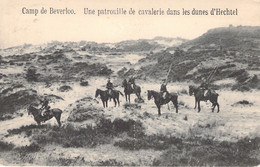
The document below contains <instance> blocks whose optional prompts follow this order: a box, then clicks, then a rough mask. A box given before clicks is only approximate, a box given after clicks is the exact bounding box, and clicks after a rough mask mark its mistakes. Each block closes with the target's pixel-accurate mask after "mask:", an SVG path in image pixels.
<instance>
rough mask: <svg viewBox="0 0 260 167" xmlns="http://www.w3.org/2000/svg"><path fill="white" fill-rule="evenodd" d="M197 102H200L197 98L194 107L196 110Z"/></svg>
mask: <svg viewBox="0 0 260 167" xmlns="http://www.w3.org/2000/svg"><path fill="white" fill-rule="evenodd" d="M197 102H198V100H197V98H196V97H195V107H194V109H196V108H197Z"/></svg>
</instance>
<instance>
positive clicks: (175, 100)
mask: <svg viewBox="0 0 260 167" xmlns="http://www.w3.org/2000/svg"><path fill="white" fill-rule="evenodd" d="M147 92H148V93H147V96H148V100H150V99H151V98H152V97H153V98H154V103H155V105H156V106H157V108H158V115H161V105H164V104H168V103H169V102H170V101H171V102H172V103H173V105H174V106H175V108H176V113H178V95H177V93H169V95H168V97H166V99H163V98H162V96H161V94H160V93H159V92H156V91H154V90H148V91H147Z"/></svg>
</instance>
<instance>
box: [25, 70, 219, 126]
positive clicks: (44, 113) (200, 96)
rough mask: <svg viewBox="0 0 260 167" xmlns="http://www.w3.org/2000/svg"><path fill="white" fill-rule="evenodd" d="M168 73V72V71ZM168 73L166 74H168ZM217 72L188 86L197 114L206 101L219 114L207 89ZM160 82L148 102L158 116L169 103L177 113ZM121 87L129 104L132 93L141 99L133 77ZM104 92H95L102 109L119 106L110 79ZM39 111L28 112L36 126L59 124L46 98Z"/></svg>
mask: <svg viewBox="0 0 260 167" xmlns="http://www.w3.org/2000/svg"><path fill="white" fill-rule="evenodd" d="M169 71H170V70H169ZM169 71H168V74H169ZM216 71H217V68H215V69H214V70H213V72H212V73H211V74H210V76H209V77H208V78H207V79H206V80H204V81H203V82H202V83H201V85H200V86H199V87H195V86H189V94H190V95H194V96H195V108H196V107H197V106H198V112H200V101H207V100H209V101H210V102H211V103H212V112H214V109H215V107H216V106H217V107H218V112H219V104H218V94H217V93H216V92H215V91H214V90H213V89H210V88H209V83H210V80H211V78H212V76H213V75H214V73H215V72H216ZM168 74H167V77H166V79H163V80H162V84H161V87H160V92H156V91H153V90H148V91H147V95H148V100H150V99H151V98H152V97H153V98H154V103H155V104H156V106H157V108H158V114H159V115H161V111H160V108H161V106H162V105H164V104H168V103H169V102H172V103H173V105H174V106H175V108H176V113H178V95H177V93H169V92H168V90H167V84H168V82H167V78H168ZM122 86H123V87H124V93H125V98H126V101H129V102H130V95H131V94H132V93H134V94H136V96H137V97H138V99H139V100H140V99H141V88H140V86H138V85H136V84H135V77H133V76H132V77H130V78H129V79H128V81H127V79H124V80H123V82H122ZM106 89H107V90H105V91H102V90H100V89H97V90H96V94H95V97H98V96H99V95H100V97H101V100H102V102H103V107H108V100H109V99H110V100H111V99H113V100H114V102H115V106H116V105H117V104H118V106H119V105H120V101H119V95H120V94H121V95H123V94H122V93H121V92H120V91H119V90H115V89H114V85H113V83H112V82H111V80H110V78H108V80H107V84H106ZM40 105H41V107H40V109H37V108H35V107H34V106H33V105H30V106H29V108H28V110H29V113H32V114H33V115H34V119H35V120H36V122H37V123H38V124H40V122H44V121H46V120H48V119H50V118H52V117H55V118H56V119H57V121H58V123H59V126H60V125H61V123H60V116H61V113H62V111H61V110H60V109H50V106H49V100H48V98H47V96H46V97H44V99H43V100H40ZM39 112H40V113H39Z"/></svg>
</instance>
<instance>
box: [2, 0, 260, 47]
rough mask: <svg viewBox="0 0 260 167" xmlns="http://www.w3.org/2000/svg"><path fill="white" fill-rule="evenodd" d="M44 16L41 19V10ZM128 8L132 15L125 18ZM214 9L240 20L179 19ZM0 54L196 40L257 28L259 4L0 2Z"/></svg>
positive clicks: (257, 0) (210, 0) (238, 0)
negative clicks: (31, 47) (27, 48)
mask: <svg viewBox="0 0 260 167" xmlns="http://www.w3.org/2000/svg"><path fill="white" fill-rule="evenodd" d="M42 7H43V8H45V9H47V14H40V11H41V9H42ZM23 8H24V9H38V12H39V13H38V14H37V15H36V16H35V14H28V12H27V10H24V11H25V14H23V10H22V9H23ZM50 8H54V9H65V8H68V9H73V10H74V11H75V13H76V14H72V15H59V14H56V15H53V14H52V15H51V14H49V11H50ZM84 8H88V9H93V10H95V12H96V13H97V10H103V9H108V10H113V9H117V8H123V9H125V10H126V11H127V15H101V16H97V15H96V14H95V15H89V14H84ZM130 8H132V9H134V10H135V11H136V13H135V15H129V14H128V11H129V9H130ZM152 8H153V9H156V10H157V9H160V8H161V10H164V11H165V12H166V11H167V10H168V9H171V10H179V11H180V15H166V13H165V15H150V16H149V15H139V14H138V11H139V10H151V9H152ZM212 8H220V9H226V8H228V9H233V10H235V9H237V11H238V15H232V16H223V15H222V16H216V15H192V14H190V15H182V10H183V9H185V10H190V12H192V10H193V9H195V10H207V11H209V12H210V11H211V9H212ZM31 11H32V10H31ZM0 12H1V14H0V48H7V47H12V46H16V45H22V44H24V43H27V44H29V43H31V44H41V43H46V42H50V41H52V40H57V41H81V40H86V41H95V42H118V41H122V40H131V39H140V38H142V39H151V38H154V37H156V36H164V37H181V38H185V39H194V38H196V37H198V36H200V35H202V34H203V33H206V32H207V31H208V30H209V29H212V28H217V27H228V26H229V25H230V24H232V25H233V26H238V25H243V26H260V0H161V1H159V0H95V1H93V0H92V1H91V0H77V1H75V0H37V1H35V0H1V1H0Z"/></svg>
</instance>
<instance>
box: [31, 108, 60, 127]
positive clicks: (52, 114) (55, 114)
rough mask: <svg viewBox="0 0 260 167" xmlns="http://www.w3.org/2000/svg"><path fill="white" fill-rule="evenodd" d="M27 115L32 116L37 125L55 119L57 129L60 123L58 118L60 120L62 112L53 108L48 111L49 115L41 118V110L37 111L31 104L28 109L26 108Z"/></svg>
mask: <svg viewBox="0 0 260 167" xmlns="http://www.w3.org/2000/svg"><path fill="white" fill-rule="evenodd" d="M27 110H28V114H29V115H30V114H32V115H33V117H34V120H35V121H36V122H37V124H38V125H40V124H41V122H45V121H47V120H49V119H51V118H53V117H55V118H56V120H57V122H58V124H59V127H60V126H61V123H60V118H61V114H62V111H61V110H60V109H58V108H54V109H51V110H50V113H49V114H47V115H45V116H42V115H41V110H40V109H37V108H35V107H34V106H33V104H31V105H30V106H29V107H28V109H27Z"/></svg>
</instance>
